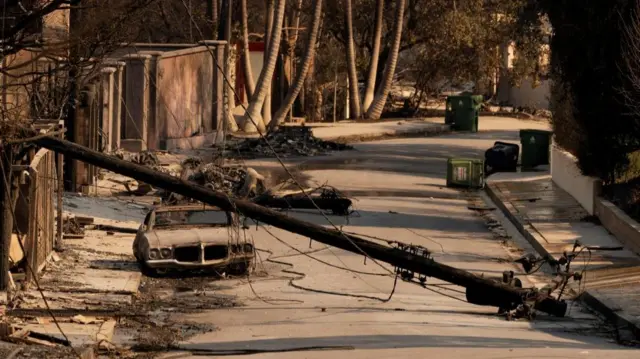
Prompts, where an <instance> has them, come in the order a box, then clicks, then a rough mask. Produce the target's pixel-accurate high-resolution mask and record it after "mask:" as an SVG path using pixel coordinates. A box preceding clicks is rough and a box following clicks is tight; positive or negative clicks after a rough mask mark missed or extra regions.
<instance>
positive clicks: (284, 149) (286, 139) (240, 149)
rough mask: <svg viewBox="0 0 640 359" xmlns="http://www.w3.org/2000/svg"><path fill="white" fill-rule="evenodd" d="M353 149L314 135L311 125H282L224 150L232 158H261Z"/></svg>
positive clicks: (220, 148) (320, 153) (219, 148)
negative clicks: (262, 136) (260, 136)
mask: <svg viewBox="0 0 640 359" xmlns="http://www.w3.org/2000/svg"><path fill="white" fill-rule="evenodd" d="M265 140H266V141H267V142H268V143H269V145H270V146H271V147H270V146H269V145H267V143H266V142H265ZM214 147H215V148H217V149H218V150H220V151H223V148H222V147H221V146H218V145H214ZM272 148H273V149H272ZM352 149H353V147H352V146H349V145H347V144H343V143H337V142H332V141H325V140H321V139H319V138H316V137H314V136H313V133H312V131H311V128H309V127H304V126H282V127H279V128H278V130H276V131H273V132H269V133H268V134H267V135H266V136H265V137H264V139H263V138H256V139H247V140H244V141H242V142H240V143H237V144H229V145H228V146H226V148H225V149H224V151H225V155H226V156H227V157H231V158H260V157H275V153H277V154H278V156H280V157H298V156H300V157H307V156H320V155H326V154H328V153H330V152H332V151H345V150H352ZM274 151H275V153H274Z"/></svg>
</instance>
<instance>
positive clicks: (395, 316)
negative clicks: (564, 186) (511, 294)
mask: <svg viewBox="0 0 640 359" xmlns="http://www.w3.org/2000/svg"><path fill="white" fill-rule="evenodd" d="M480 123H481V125H480V130H481V132H480V133H477V134H460V133H458V134H451V135H445V136H440V137H432V138H415V139H395V140H386V141H378V142H370V143H361V144H357V145H356V149H357V151H348V152H341V153H339V154H335V155H333V156H331V157H329V158H318V159H317V162H316V163H319V165H316V164H314V163H313V161H307V162H306V163H305V165H307V168H308V169H309V170H307V171H306V172H305V175H307V176H309V178H308V179H307V181H308V182H309V183H314V182H317V183H320V184H325V183H326V184H329V185H332V186H335V187H337V188H339V189H341V190H344V191H346V192H348V193H350V194H351V195H354V196H355V197H356V198H357V200H356V202H355V205H356V209H357V212H356V213H354V214H353V215H352V216H350V218H348V219H345V218H342V217H335V216H328V217H326V218H325V217H324V216H322V215H320V214H317V213H313V212H312V211H311V212H307V213H291V212H290V213H289V214H290V215H292V216H296V217H299V218H302V219H305V220H307V221H313V222H315V223H318V224H323V225H327V226H334V225H335V226H337V227H339V228H342V229H343V230H344V231H347V232H353V233H358V234H360V235H367V236H372V237H375V238H383V239H386V240H398V241H403V242H409V243H412V244H418V245H421V246H424V247H426V248H428V249H430V250H431V251H432V252H433V257H434V258H435V259H436V260H437V261H440V262H442V263H445V264H448V265H452V266H455V267H459V268H463V269H467V270H470V271H473V272H475V273H483V274H484V275H485V276H490V277H492V276H495V277H497V276H501V274H502V272H503V271H504V270H513V271H516V273H521V271H522V270H521V269H520V268H518V267H517V266H516V265H514V264H513V263H510V261H512V260H513V259H514V258H516V257H517V256H519V255H520V254H522V253H523V252H522V251H523V250H524V251H531V250H530V248H529V247H528V244H527V242H526V241H525V240H524V239H522V238H521V237H519V235H518V234H517V232H516V231H515V230H514V229H513V228H511V227H510V226H509V225H507V224H506V222H507V221H505V220H504V219H503V218H500V215H499V214H498V213H495V212H496V211H493V210H491V207H493V205H492V204H491V203H487V201H488V199H487V198H486V196H485V195H484V194H483V193H480V192H460V191H456V190H452V189H447V188H444V183H445V175H446V158H447V157H480V156H482V155H483V152H484V150H485V149H487V148H488V147H490V146H491V145H492V144H493V142H494V141H496V140H501V141H511V142H519V138H518V130H519V129H520V128H544V126H545V124H543V123H536V122H530V121H519V120H514V119H501V118H489V119H487V120H486V121H483V119H481V122H480ZM249 164H251V165H255V166H263V167H269V165H270V163H269V161H265V160H260V161H254V162H249ZM274 166H275V165H274ZM330 167H333V168H330ZM314 168H316V169H314ZM483 206H486V207H487V208H482V207H483ZM470 208H471V209H470ZM478 209H484V210H478ZM328 220H330V221H331V223H329V221H328ZM495 221H499V222H501V223H502V224H503V225H504V228H503V227H499V226H496V225H495ZM489 228H491V229H489ZM247 233H248V235H251V236H252V238H253V240H254V241H255V243H256V247H257V248H258V249H259V253H258V254H259V257H260V261H259V263H258V265H257V268H256V273H255V275H253V276H251V277H250V278H248V279H240V280H226V281H223V283H218V285H219V286H218V287H217V288H216V289H215V290H212V291H211V294H210V295H231V296H236V300H237V301H238V302H239V303H241V305H239V306H234V307H231V308H225V309H215V310H210V311H204V312H197V313H188V314H187V313H180V314H174V315H173V318H172V320H174V321H180V322H188V323H190V324H193V325H199V326H209V327H215V328H216V330H213V331H211V332H208V333H203V334H198V335H195V336H193V337H191V338H190V339H188V340H187V341H186V342H184V343H181V345H180V347H181V348H182V349H184V350H188V351H191V352H193V353H197V354H198V355H199V356H198V357H202V355H204V357H217V356H218V355H225V356H228V355H231V354H237V355H238V357H240V356H242V354H256V355H257V357H261V358H267V357H276V356H277V357H278V358H319V357H326V356H327V355H332V356H334V357H340V358H347V357H348V358H404V357H409V356H426V355H438V356H440V357H446V358H458V357H459V358H463V357H465V358H466V357H470V356H474V357H479V358H533V357H540V356H546V357H558V358H578V357H586V356H591V357H596V356H603V355H606V356H609V357H612V358H631V357H635V356H637V355H638V353H637V352H636V350H634V349H632V348H628V347H623V346H619V345H617V344H615V338H614V332H615V330H614V329H613V328H610V327H608V326H607V325H605V324H604V322H603V321H601V320H600V319H599V318H598V317H596V316H595V315H593V314H592V313H590V312H589V311H588V310H587V309H585V308H583V307H582V306H581V305H579V304H577V303H569V307H570V310H569V314H568V315H567V316H566V317H565V318H552V317H549V316H547V315H544V314H540V315H538V316H537V318H536V319H535V320H533V321H531V322H528V321H507V320H505V319H504V317H501V316H497V315H496V309H495V308H492V307H479V306H474V305H471V304H468V303H466V302H465V300H464V298H465V297H464V291H463V290H462V288H458V287H454V286H451V285H448V284H446V283H444V282H441V281H438V280H434V279H432V278H428V279H427V282H426V283H427V286H426V288H423V287H421V286H419V285H415V284H410V283H406V282H403V281H400V280H398V283H397V285H396V286H395V290H394V276H393V275H391V274H389V271H393V268H390V267H388V266H386V265H381V264H378V263H376V262H374V261H373V260H371V259H368V260H365V259H364V258H363V257H362V256H360V255H356V254H352V253H348V252H345V251H342V250H338V249H332V248H327V247H326V246H324V245H322V244H319V243H314V242H310V241H309V239H307V238H301V237H299V236H296V235H293V234H290V233H287V232H284V231H281V230H279V229H276V228H271V227H263V226H261V225H255V224H254V225H250V229H249V230H248V231H247ZM507 237H511V238H510V239H508V238H507ZM531 252H532V251H531ZM520 277H521V278H522V279H523V282H524V285H525V286H532V285H536V286H542V285H543V284H544V281H545V278H544V276H542V275H536V276H529V277H523V276H520ZM392 291H393V292H392ZM174 295H175V296H178V298H181V296H182V298H184V299H185V300H188V298H192V296H193V295H192V294H189V293H174ZM206 295H209V294H206ZM390 296H391V299H390V300H388V299H389V297H390ZM327 350H331V351H330V352H326V351H327ZM317 351H320V352H317ZM634 353H635V354H634ZM171 355H174V354H167V355H166V356H165V357H166V358H170V357H171ZM207 355H208V356H207ZM187 357H188V356H187ZM232 357H234V356H232Z"/></svg>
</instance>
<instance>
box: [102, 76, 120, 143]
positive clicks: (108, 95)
mask: <svg viewBox="0 0 640 359" xmlns="http://www.w3.org/2000/svg"><path fill="white" fill-rule="evenodd" d="M115 72H116V69H115V68H113V67H105V68H103V69H102V70H100V76H101V79H100V92H101V93H100V95H101V98H102V101H101V105H102V109H101V110H102V111H101V113H100V119H101V121H100V130H101V131H102V133H101V135H102V141H101V144H102V145H103V146H104V152H111V151H112V150H113V142H112V133H111V131H112V130H113V112H114V106H113V101H114V98H113V87H114V73H115Z"/></svg>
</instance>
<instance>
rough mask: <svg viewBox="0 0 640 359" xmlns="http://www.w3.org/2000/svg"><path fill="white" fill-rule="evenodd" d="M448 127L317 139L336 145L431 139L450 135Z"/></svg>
mask: <svg viewBox="0 0 640 359" xmlns="http://www.w3.org/2000/svg"><path fill="white" fill-rule="evenodd" d="M451 132H452V131H451V126H450V125H435V126H433V127H428V128H421V129H415V130H408V131H387V132H374V133H363V134H356V135H348V136H336V137H325V138H322V137H319V138H320V139H322V140H324V141H333V142H338V143H357V142H367V141H376V140H385V139H393V138H410V137H432V136H439V135H442V134H445V133H451Z"/></svg>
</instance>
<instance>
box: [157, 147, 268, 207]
mask: <svg viewBox="0 0 640 359" xmlns="http://www.w3.org/2000/svg"><path fill="white" fill-rule="evenodd" d="M180 178H181V179H182V180H186V181H191V182H195V183H197V184H199V185H201V186H204V187H207V188H209V189H211V190H213V191H220V192H223V193H226V194H227V195H229V196H233V197H242V198H252V197H255V196H257V195H260V194H262V193H264V192H265V191H266V186H265V183H264V181H265V177H264V176H262V175H261V174H260V173H258V172H257V171H256V170H254V169H253V168H250V167H244V166H240V165H232V166H224V165H220V164H217V163H206V164H203V161H202V160H201V159H199V158H187V159H186V160H184V161H183V163H182V173H181V174H180ZM184 202H187V203H188V202H192V201H191V200H186V199H185V198H184V197H183V196H180V195H177V194H175V193H165V195H163V203H164V204H177V203H184Z"/></svg>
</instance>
